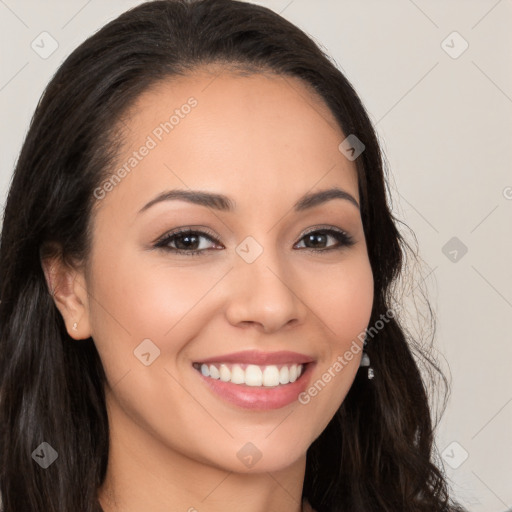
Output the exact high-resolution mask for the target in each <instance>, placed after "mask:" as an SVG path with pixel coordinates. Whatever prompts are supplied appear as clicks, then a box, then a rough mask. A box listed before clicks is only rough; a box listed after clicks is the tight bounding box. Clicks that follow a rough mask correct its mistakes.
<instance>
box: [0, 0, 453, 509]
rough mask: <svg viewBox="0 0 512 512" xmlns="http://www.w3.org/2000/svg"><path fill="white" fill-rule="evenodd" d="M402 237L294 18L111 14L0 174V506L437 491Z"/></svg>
mask: <svg viewBox="0 0 512 512" xmlns="http://www.w3.org/2000/svg"><path fill="white" fill-rule="evenodd" d="M405 248H406V244H405V242H404V240H403V239H402V238H401V237H400V234H399V232H398V230H397V228H396V226H395V223H394V219H393V217H392V215H391V213H390V211H389V208H388V204H387V200H386V184H385V176H384V171H383V164H382V158H381V154H380V150H379V146H378V143H377V139H376V136H375V133H374V130H373V128H372V126H371V123H370V121H369V119H368V116H367V115H366V113H365V110H364V107H363V106H362V104H361V102H360V100H359V98H358V96H357V95H356V93H355V92H354V90H353V89H352V87H351V85H350V84H349V83H348V81H347V80H346V79H345V77H344V76H343V75H342V74H341V73H340V71H339V70H337V69H336V68H335V66H334V65H333V64H332V63H331V62H330V61H329V59H328V58H327V57H326V56H325V55H324V54H323V53H322V52H321V50H319V49H318V47H317V46H316V45H315V44H314V43H313V42H312V41H311V40H310V39H309V38H308V37H307V36H306V35H305V34H304V33H303V32H301V31H300V30H299V29H298V28H296V27H295V26H293V25H292V24H290V23H289V22H287V21H285V20H284V19H283V18H281V17H280V16H278V15H277V14H275V13H273V12H271V11H270V10H268V9H265V8H263V7H259V6H255V5H251V4H248V3H242V2H235V1H228V0H198V1H185V0H164V1H155V2H150V3H145V4H142V5H140V6H138V7H137V8H135V9H132V10H130V11H128V12H126V13H124V14H123V15H121V16H120V17H119V18H117V19H116V20H114V21H112V22H111V23H109V24H108V25H107V26H105V27H104V28H103V29H101V30H100V31H99V32H98V33H96V34H95V35H94V36H92V37H90V38H89V39H88V40H87V41H85V42H84V43H83V44H82V45H80V47H78V48H77V49H76V50H75V51H74V52H73V53H72V54H71V55H70V56H69V57H68V59H67V60H66V61H65V62H64V63H63V65H62V66H61V67H60V69H59V70H58V72H57V74H56V75H55V76H54V78H53V79H52V81H51V82H50V84H49V85H48V87H47V89H46V91H45V93H44V95H43V97H42V99H41V101H40V103H39V105H38V107H37V110H36V112H35V115H34V118H33V121H32V124H31V127H30V130H29V133H28V135H27V138H26V140H25V143H24V146H23V149H22V152H21V155H20V157H19V160H18V163H17V167H16V171H15V175H14V179H13V182H12V186H11V189H10V192H9V197H8V201H7V205H6V210H5V220H4V225H3V232H2V240H1V248H0V272H1V296H2V302H1V304H0V322H1V339H0V343H1V346H0V347H1V351H0V353H1V354H2V356H1V373H0V374H1V376H2V377H1V408H0V418H1V425H2V438H1V439H2V445H1V447H2V454H3V465H2V470H1V471H2V473H1V479H0V493H1V495H2V497H3V510H4V512H12V511H20V510H27V511H28V510H31V511H33V510H37V511H62V512H64V511H70V510H77V511H78V510H80V511H82V510H83V511H100V510H103V511H104V512H113V511H118V510H119V511H121V510H122V511H123V512H130V511H136V510H137V511H138V510H151V511H163V510H166V511H168V510H189V511H194V510H198V511H203V510H208V511H217V510H221V509H222V510H224V511H225V510H244V511H246V512H253V511H254V512H256V511H260V512H261V511H270V510H280V511H284V510H286V511H293V512H298V511H300V510H316V511H318V512H324V511H333V512H334V511H342V510H343V511H358V512H360V511H393V512H396V511H398V510H400V511H427V510H428V511H455V510H460V509H459V508H458V507H457V506H456V505H454V504H452V502H451V501H450V499H449V497H448V493H447V485H446V482H445V480H444V478H443V475H442V473H441V472H440V470H439V469H437V468H436V466H435V465H434V463H433V453H434V452H433V427H432V421H431V415H430V411H429V407H428V400H427V394H426V385H425V383H424V382H423V380H422V377H421V375H420V372H419V369H418V366H417V364H416V362H415V359H414V358H413V356H412V354H411V348H410V346H409V344H412V343H414V342H413V340H408V339H406V336H405V334H404V330H403V328H402V326H400V324H399V321H398V319H397V318H396V314H395V313H396V312H395V309H396V306H395V305H394V298H393V296H392V294H391V287H392V285H393V283H394V282H395V280H396V279H398V277H399V276H400V275H401V270H402V264H403V256H402V250H403V249H405ZM433 368H434V370H435V367H433Z"/></svg>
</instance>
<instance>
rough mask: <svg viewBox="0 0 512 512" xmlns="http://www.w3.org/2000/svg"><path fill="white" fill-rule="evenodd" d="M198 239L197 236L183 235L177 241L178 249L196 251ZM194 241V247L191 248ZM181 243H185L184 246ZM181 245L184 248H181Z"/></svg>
mask: <svg viewBox="0 0 512 512" xmlns="http://www.w3.org/2000/svg"><path fill="white" fill-rule="evenodd" d="M197 239H198V237H197V236H196V235H181V236H180V237H178V238H177V239H176V242H175V243H176V247H177V248H178V249H196V248H197V247H196V245H197ZM191 240H192V245H193V247H191V246H190V242H191ZM181 241H183V242H185V243H184V244H182V243H181ZM180 245H181V246H182V247H180Z"/></svg>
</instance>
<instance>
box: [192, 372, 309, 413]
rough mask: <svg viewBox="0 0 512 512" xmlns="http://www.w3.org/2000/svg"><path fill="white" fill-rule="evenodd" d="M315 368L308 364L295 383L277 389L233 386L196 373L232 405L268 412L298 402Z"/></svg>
mask: <svg viewBox="0 0 512 512" xmlns="http://www.w3.org/2000/svg"><path fill="white" fill-rule="evenodd" d="M313 366H314V363H307V364H306V367H305V368H304V369H303V372H302V374H301V375H300V377H299V378H298V379H297V380H296V381H295V382H290V383H288V384H282V385H279V386H275V387H265V386H254V387H253V386H247V385H245V384H233V383H232V382H223V381H221V380H219V379H212V378H211V377H205V376H204V375H203V374H202V373H201V372H199V371H198V370H196V369H194V371H195V372H196V373H197V374H198V375H199V377H201V378H202V380H203V381H204V382H205V383H206V384H207V385H208V387H209V388H210V389H211V390H212V391H213V392H214V393H215V394H216V395H218V396H220V397H221V398H223V399H224V400H226V401H228V402H230V403H231V404H234V405H236V406H238V407H243V408H244V409H252V410H260V411H268V410H271V409H280V408H281V407H285V406H287V405H289V404H291V403H293V402H295V401H297V399H298V396H299V394H300V393H302V392H303V391H304V390H305V389H306V387H307V384H308V381H309V378H310V375H311V372H312V371H313Z"/></svg>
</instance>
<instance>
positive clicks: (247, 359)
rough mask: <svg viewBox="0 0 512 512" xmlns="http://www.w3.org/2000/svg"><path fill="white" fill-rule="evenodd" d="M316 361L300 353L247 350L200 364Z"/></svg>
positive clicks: (203, 361)
mask: <svg viewBox="0 0 512 512" xmlns="http://www.w3.org/2000/svg"><path fill="white" fill-rule="evenodd" d="M313 361H314V359H313V358H312V357H310V356H307V355H305V354H299V353H298V352H290V351H287V350H282V351H279V352H261V351H258V350H245V351H242V352H233V353H231V354H223V355H221V356H215V357H210V358H208V359H201V360H199V361H197V362H198V363H205V364H208V363H233V364H235V363H241V364H255V365H262V366H263V365H272V364H285V363H294V364H305V363H311V362H313Z"/></svg>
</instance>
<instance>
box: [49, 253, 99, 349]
mask: <svg viewBox="0 0 512 512" xmlns="http://www.w3.org/2000/svg"><path fill="white" fill-rule="evenodd" d="M41 265H42V267H43V271H44V275H45V278H46V283H47V285H48V289H49V292H50V294H51V295H52V297H53V300H54V302H55V305H56V306H57V308H58V310H59V311H60V314H61V315H62V318H63V319H64V323H65V324H66V328H67V331H68V334H69V335H70V336H71V337H72V338H73V339H75V340H85V339H87V338H90V337H91V326H90V313H89V295H88V292H87V283H86V280H85V275H84V272H83V271H81V270H77V269H75V268H72V267H71V266H69V265H68V264H66V263H65V262H64V261H62V258H61V257H60V256H52V257H49V258H45V259H41ZM75 325H76V329H75V328H74V326H75Z"/></svg>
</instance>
